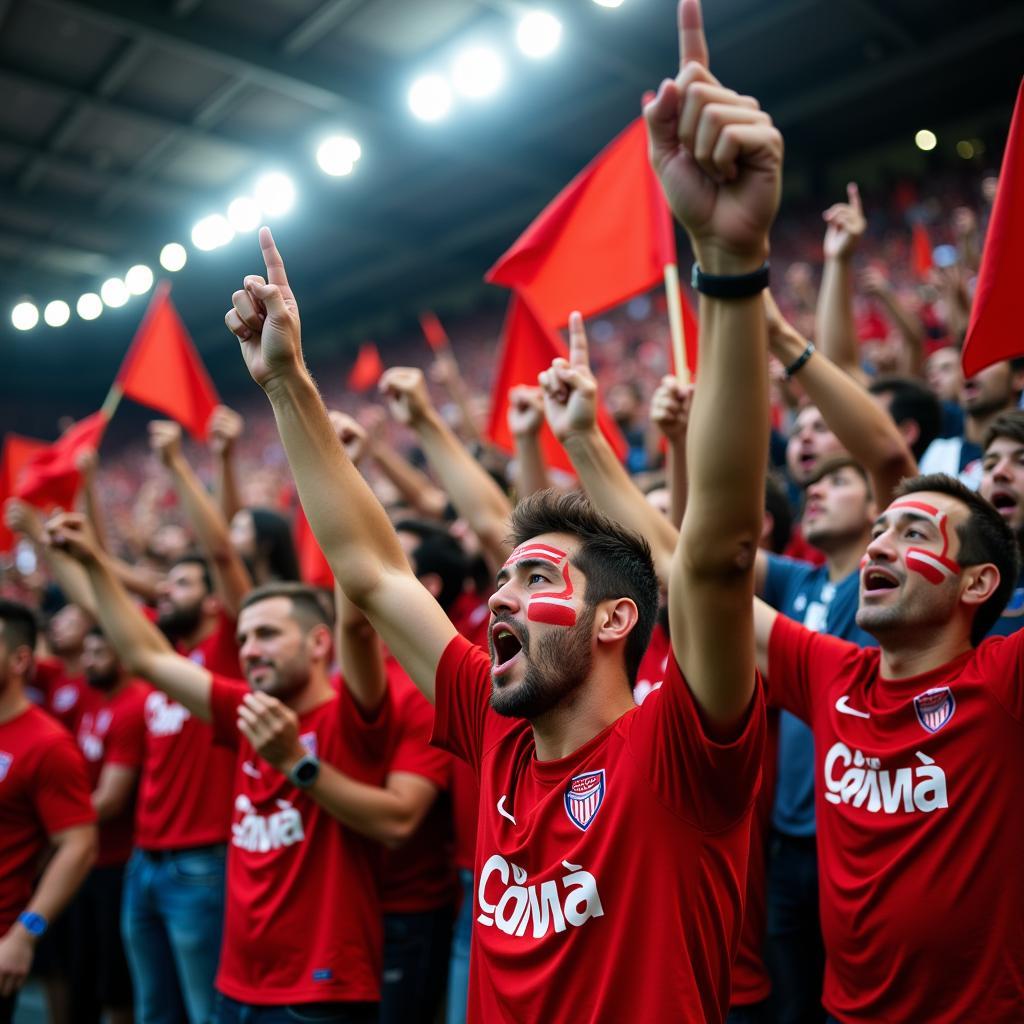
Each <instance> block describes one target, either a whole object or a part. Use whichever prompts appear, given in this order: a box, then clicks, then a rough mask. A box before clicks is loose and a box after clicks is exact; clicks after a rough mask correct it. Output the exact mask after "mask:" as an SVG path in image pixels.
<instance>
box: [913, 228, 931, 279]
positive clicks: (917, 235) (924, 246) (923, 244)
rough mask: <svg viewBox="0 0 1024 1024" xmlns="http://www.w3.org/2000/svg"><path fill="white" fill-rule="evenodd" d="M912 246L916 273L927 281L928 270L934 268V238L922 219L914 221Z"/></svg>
mask: <svg viewBox="0 0 1024 1024" xmlns="http://www.w3.org/2000/svg"><path fill="white" fill-rule="evenodd" d="M910 248H911V262H912V263H913V265H914V273H915V274H917V276H918V277H919V278H921V280H922V281H927V280H928V272H929V271H930V270H931V269H932V240H931V239H930V238H929V237H928V229H927V228H926V227H925V226H924V225H923V224H922V223H921V222H920V221H916V222H915V223H914V227H913V234H912V236H911V240H910Z"/></svg>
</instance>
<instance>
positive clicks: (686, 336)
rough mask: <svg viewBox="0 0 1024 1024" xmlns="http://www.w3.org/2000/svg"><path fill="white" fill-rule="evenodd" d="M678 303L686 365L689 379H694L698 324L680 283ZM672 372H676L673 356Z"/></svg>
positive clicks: (670, 352)
mask: <svg viewBox="0 0 1024 1024" xmlns="http://www.w3.org/2000/svg"><path fill="white" fill-rule="evenodd" d="M679 305H680V306H681V307H682V310H683V343H684V347H685V349H686V367H687V369H688V370H689V371H690V379H691V380H696V378H697V331H698V329H699V325H698V323H697V314H696V313H694V311H693V306H691V305H690V300H689V299H688V298H687V295H686V289H685V288H684V287H683V286H682V285H680V286H679ZM669 355H670V356H672V355H673V352H672V349H671V346H670V347H669ZM672 372H673V373H675V372H676V367H675V359H674V358H673V359H672Z"/></svg>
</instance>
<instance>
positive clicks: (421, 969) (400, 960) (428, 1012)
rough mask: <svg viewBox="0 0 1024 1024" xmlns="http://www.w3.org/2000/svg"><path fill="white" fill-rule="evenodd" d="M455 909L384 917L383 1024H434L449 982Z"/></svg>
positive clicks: (381, 1016) (381, 1006)
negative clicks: (449, 962) (453, 911)
mask: <svg viewBox="0 0 1024 1024" xmlns="http://www.w3.org/2000/svg"><path fill="white" fill-rule="evenodd" d="M452 916H453V915H452V908H451V907H450V906H447V907H441V908H439V909H437V910H426V911H422V912H420V913H416V914H385V915H384V971H383V974H382V976H381V986H380V1021H381V1024H433V1021H434V1019H435V1018H436V1016H437V1009H438V1007H439V1006H440V1004H441V999H442V997H443V996H444V990H445V987H446V984H447V981H448V961H449V957H450V954H451V946H452Z"/></svg>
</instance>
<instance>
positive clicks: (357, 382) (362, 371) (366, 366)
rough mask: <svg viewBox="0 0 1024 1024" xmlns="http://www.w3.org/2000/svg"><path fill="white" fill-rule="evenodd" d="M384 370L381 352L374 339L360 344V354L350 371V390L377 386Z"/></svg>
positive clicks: (362, 389) (368, 388) (365, 389)
mask: <svg viewBox="0 0 1024 1024" xmlns="http://www.w3.org/2000/svg"><path fill="white" fill-rule="evenodd" d="M383 372H384V364H383V363H382V362H381V361H380V353H379V352H378V351H377V346H376V345H374V343H373V342H372V341H367V342H364V343H363V344H362V345H360V346H359V355H357V356H356V361H355V362H354V363H353V364H352V369H351V370H349V371H348V381H347V383H348V389H349V391H369V390H370V388H372V387H376V385H377V381H379V380H380V375H381V374H382V373H383Z"/></svg>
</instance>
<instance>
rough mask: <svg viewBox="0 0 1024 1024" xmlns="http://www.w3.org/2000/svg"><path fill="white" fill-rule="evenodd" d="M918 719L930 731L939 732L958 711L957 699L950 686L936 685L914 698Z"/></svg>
mask: <svg viewBox="0 0 1024 1024" xmlns="http://www.w3.org/2000/svg"><path fill="white" fill-rule="evenodd" d="M914 711H915V712H916V714H917V720H918V721H919V722H920V723H921V725H922V726H923V727H924V728H925V729H927V730H928V731H929V732H938V731H939V730H940V729H941V728H942V727H943V726H944V725H945V724H946V723H947V722H948V721H949V720H950V719H951V718H952V717H953V712H954V711H956V700H955V699H954V697H953V691H952V690H951V689H950V688H949V687H948V686H936V687H934V688H933V689H931V690H925V691H924V693H919V694H918V695H917V696H916V697H915V698H914Z"/></svg>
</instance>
